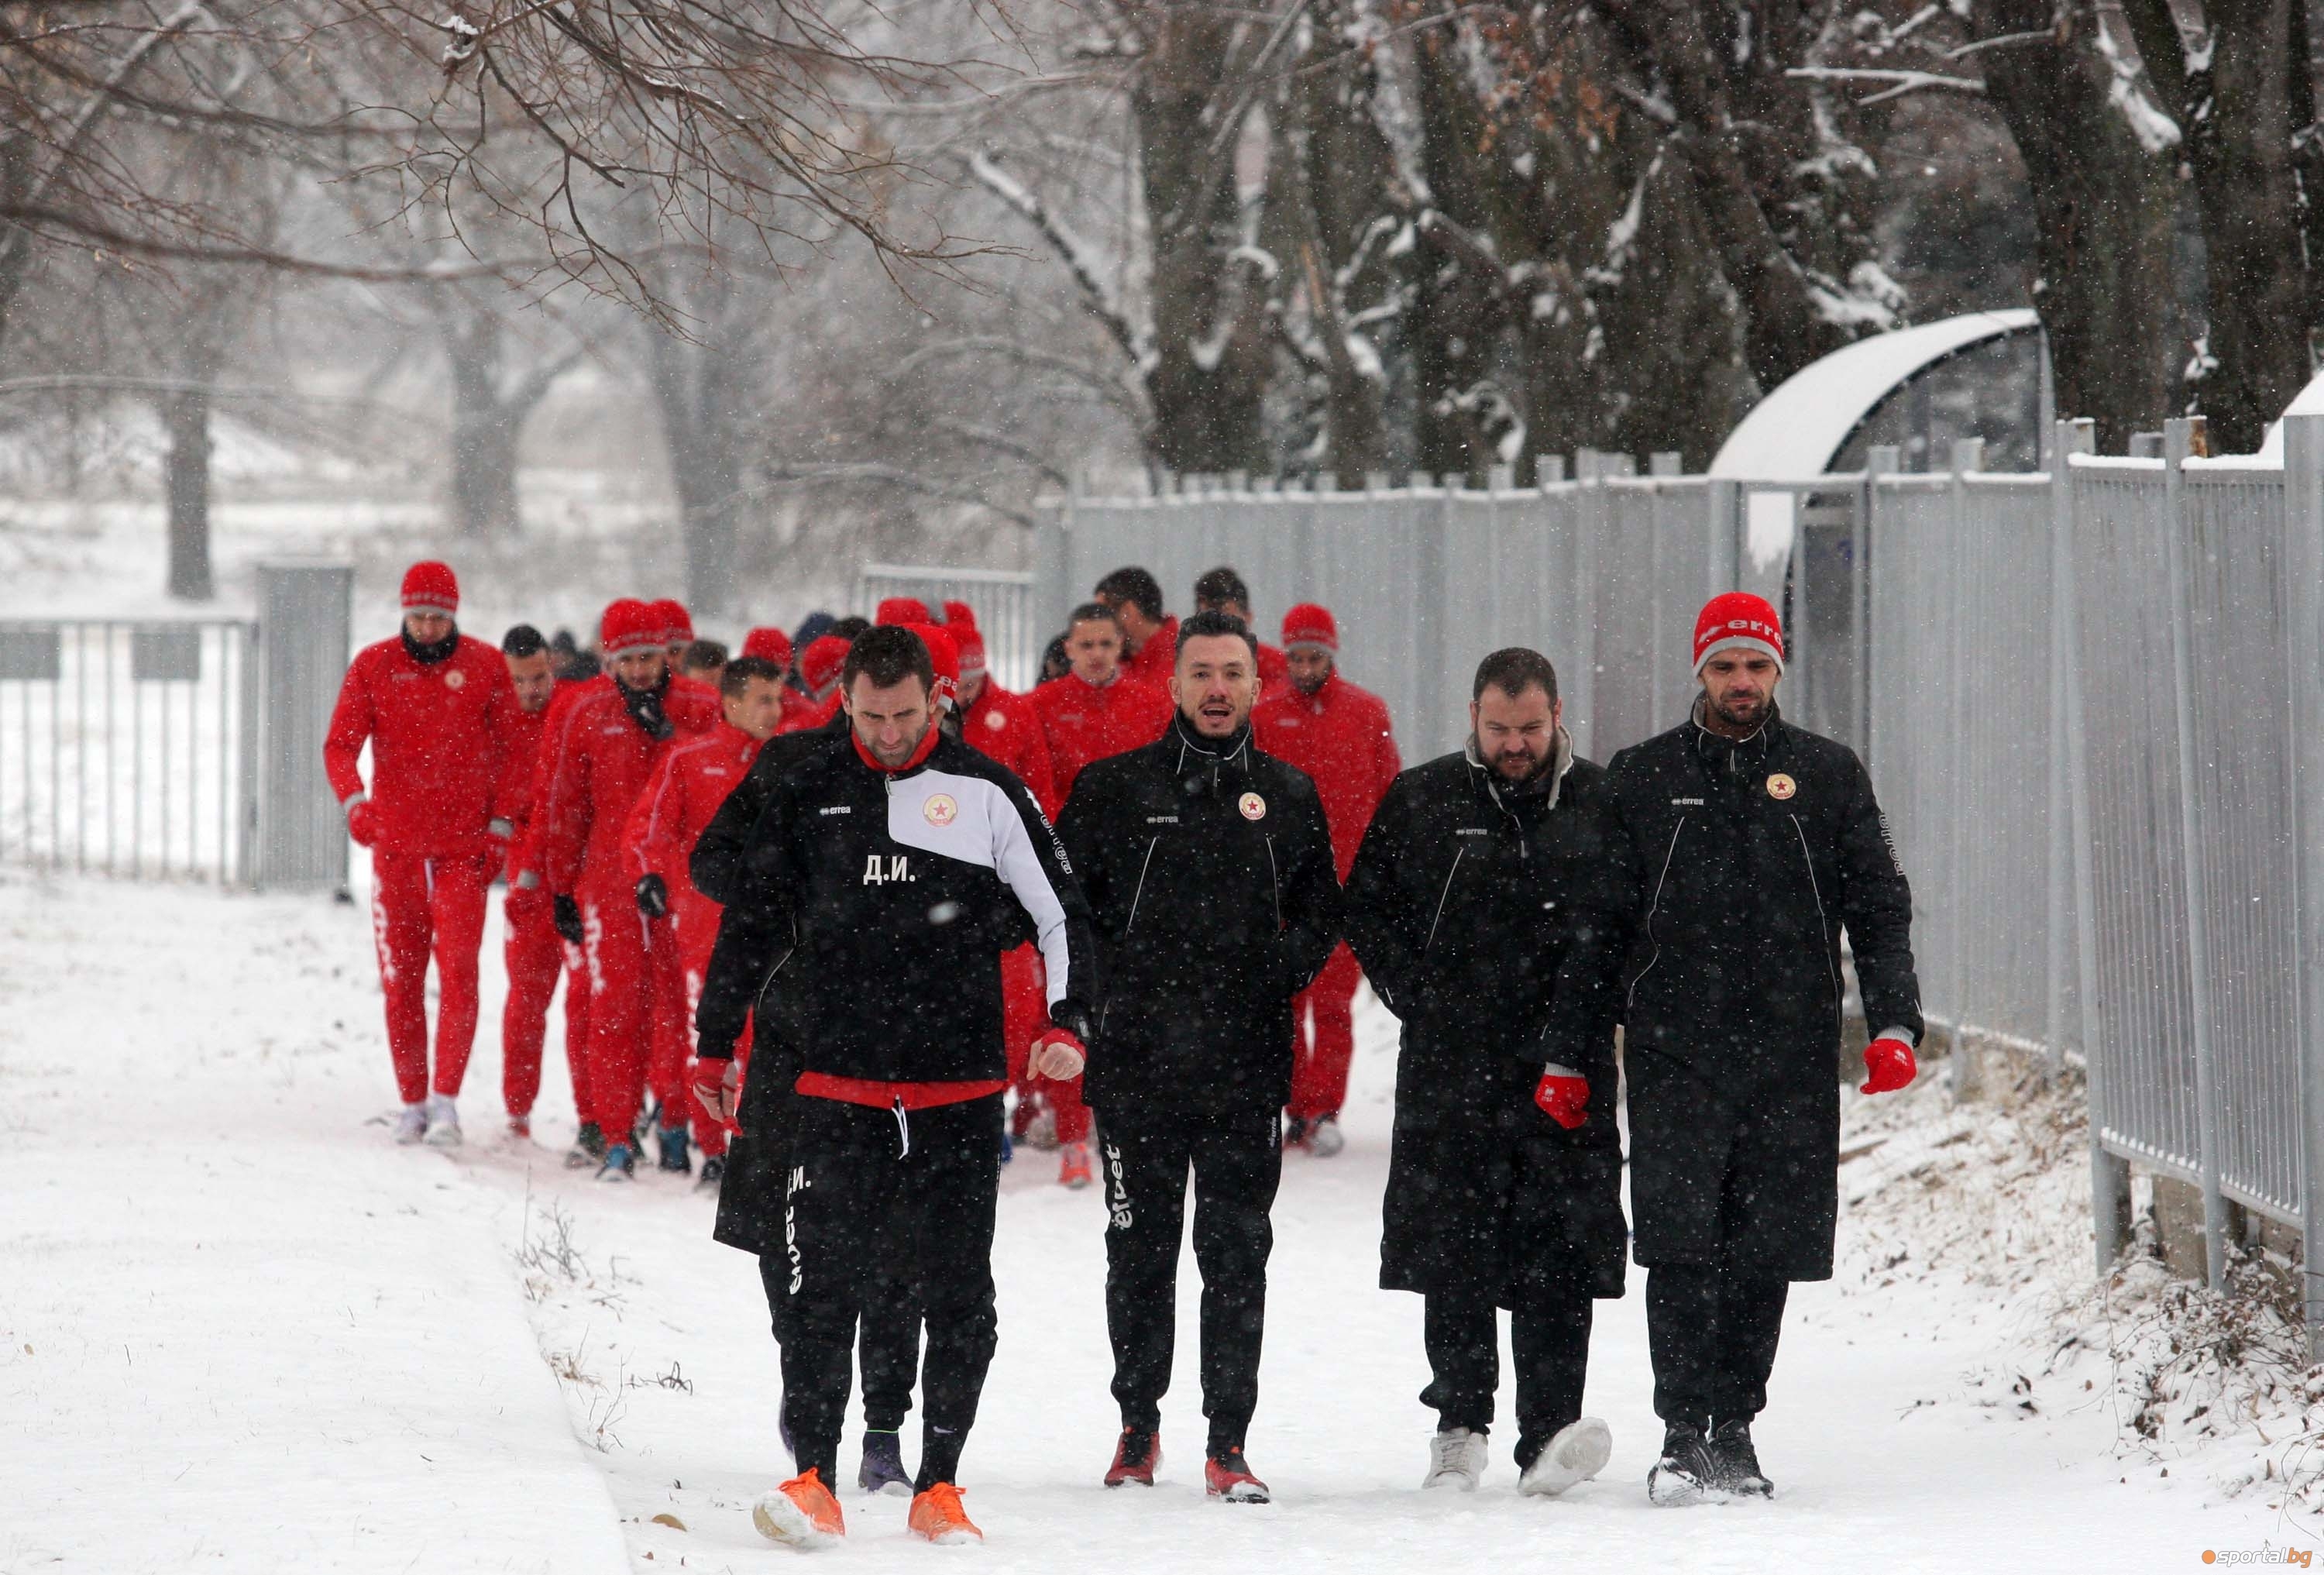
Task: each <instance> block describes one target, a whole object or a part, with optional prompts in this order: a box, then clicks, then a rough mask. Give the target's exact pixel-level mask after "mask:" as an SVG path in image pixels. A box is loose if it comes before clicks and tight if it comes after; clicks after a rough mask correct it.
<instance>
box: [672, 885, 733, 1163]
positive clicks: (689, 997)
mask: <svg viewBox="0 0 2324 1575" xmlns="http://www.w3.org/2000/svg"><path fill="white" fill-rule="evenodd" d="M724 911H725V910H724V908H722V907H719V905H718V904H716V903H715V902H713V901H711V900H710V899H709V898H706V897H705V896H703V895H702V894H701V893H700V892H698V891H694V890H690V889H689V890H683V891H674V892H672V893H671V894H670V909H669V913H670V917H671V918H673V919H675V920H676V921H677V924H678V967H679V969H680V972H681V976H682V977H681V982H680V987H679V988H680V989H681V990H682V991H683V992H684V993H683V996H682V1000H683V1004H684V1008H685V1016H684V1018H683V1020H682V1024H681V1031H682V1032H683V1033H684V1035H685V1037H684V1038H683V1039H682V1040H681V1041H680V1042H679V1055H678V1095H677V1098H678V1100H679V1101H681V1102H680V1103H678V1104H677V1105H674V1106H672V1107H671V1108H672V1109H674V1110H683V1111H684V1112H685V1113H686V1119H687V1120H688V1121H689V1122H691V1123H692V1124H693V1127H694V1141H695V1143H696V1146H697V1147H700V1148H701V1150H702V1152H703V1155H704V1156H705V1157H706V1158H711V1159H715V1158H717V1157H718V1156H721V1155H723V1154H724V1153H725V1152H726V1128H724V1127H721V1126H719V1125H718V1124H717V1123H716V1122H715V1121H713V1120H711V1119H710V1118H709V1117H707V1116H706V1115H705V1114H703V1110H702V1101H699V1100H697V1099H696V1098H695V1097H694V1050H695V1034H694V1010H695V1009H696V1007H698V1006H700V1005H701V1004H702V981H703V980H705V978H707V977H708V976H709V973H710V953H711V952H712V951H713V950H714V949H715V947H716V946H717V944H718V921H719V919H720V917H721V916H723V915H724ZM656 1054H657V1055H659V1050H657V1052H656ZM734 1064H735V1065H737V1066H739V1067H741V1068H742V1075H743V1076H744V1078H745V1079H747V1078H748V1077H749V1076H750V1073H751V1025H750V1024H748V1023H745V1024H743V1025H742V1037H741V1038H740V1039H738V1040H736V1041H735V1042H734Z"/></svg>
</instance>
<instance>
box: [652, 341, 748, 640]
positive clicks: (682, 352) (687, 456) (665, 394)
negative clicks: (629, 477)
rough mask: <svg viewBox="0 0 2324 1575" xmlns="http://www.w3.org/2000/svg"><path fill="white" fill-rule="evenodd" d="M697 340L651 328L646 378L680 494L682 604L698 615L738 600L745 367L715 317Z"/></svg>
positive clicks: (728, 605)
mask: <svg viewBox="0 0 2324 1575" xmlns="http://www.w3.org/2000/svg"><path fill="white" fill-rule="evenodd" d="M703 316H704V318H705V322H706V323H707V324H708V325H709V326H708V327H707V329H706V331H705V334H704V336H703V338H702V340H701V342H700V343H696V344H688V343H687V342H686V341H685V340H683V339H679V338H678V337H677V336H674V335H670V334H667V333H663V332H661V331H660V330H659V329H657V328H653V327H649V328H648V329H647V330H646V332H647V333H648V334H650V336H651V339H650V343H649V345H648V347H647V365H648V375H649V377H650V380H651V382H652V384H653V392H654V405H655V408H656V410H658V411H659V413H660V416H661V429H662V448H663V452H664V453H665V454H666V455H667V456H669V474H670V485H671V487H672V489H673V490H674V491H675V492H676V493H677V494H678V533H679V537H680V539H681V540H682V541H683V542H684V544H685V551H686V601H687V606H688V607H690V608H692V609H693V610H694V611H695V613H696V614H697V615H699V614H702V613H715V612H721V611H725V610H728V609H730V608H732V607H733V606H734V605H735V603H736V598H735V596H734V594H733V593H734V584H735V579H736V556H735V554H736V547H737V536H738V529H737V527H738V521H739V520H740V519H741V518H742V499H741V498H740V496H739V495H738V494H739V493H740V492H741V490H742V414H741V412H742V396H743V394H744V393H745V392H746V389H745V386H744V385H745V381H746V379H745V368H744V366H743V364H742V360H741V358H740V357H739V356H737V355H735V354H734V352H733V350H732V349H731V347H729V345H727V343H726V338H727V336H726V335H725V333H724V332H723V331H722V330H723V327H724V325H721V324H720V323H719V322H718V320H717V318H716V317H715V314H713V313H710V312H705V313H704V314H703Z"/></svg>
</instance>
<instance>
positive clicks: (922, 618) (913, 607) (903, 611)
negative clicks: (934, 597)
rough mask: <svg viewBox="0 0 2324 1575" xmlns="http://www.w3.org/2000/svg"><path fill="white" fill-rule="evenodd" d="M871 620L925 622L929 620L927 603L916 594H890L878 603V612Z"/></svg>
mask: <svg viewBox="0 0 2324 1575" xmlns="http://www.w3.org/2000/svg"><path fill="white" fill-rule="evenodd" d="M871 622H874V623H902V624H914V623H927V622H930V620H929V618H928V604H927V603H926V602H923V601H921V600H920V599H919V598H918V596H890V597H889V598H888V599H887V600H886V601H884V602H882V603H880V612H879V614H878V616H876V617H874V618H873V619H872V620H871Z"/></svg>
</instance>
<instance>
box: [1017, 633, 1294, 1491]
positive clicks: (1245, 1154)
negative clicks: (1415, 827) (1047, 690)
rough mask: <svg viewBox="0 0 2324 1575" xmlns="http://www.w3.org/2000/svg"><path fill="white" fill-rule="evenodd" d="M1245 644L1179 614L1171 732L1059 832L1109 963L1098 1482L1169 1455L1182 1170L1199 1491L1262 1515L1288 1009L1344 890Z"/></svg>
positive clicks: (1104, 772)
mask: <svg viewBox="0 0 2324 1575" xmlns="http://www.w3.org/2000/svg"><path fill="white" fill-rule="evenodd" d="M1254 645H1255V642H1254V641H1253V640H1252V639H1251V637H1250V630H1249V629H1248V628H1247V627H1246V626H1245V625H1244V624H1242V623H1241V622H1239V621H1237V620H1235V619H1231V618H1229V617H1226V616H1225V615H1224V614H1222V613H1195V614H1194V616H1193V617H1191V618H1189V619H1187V620H1186V621H1185V623H1184V624H1183V625H1182V626H1181V627H1180V629H1179V631H1178V644H1177V666H1176V669H1175V670H1174V671H1173V673H1172V674H1171V677H1170V695H1171V699H1172V700H1173V701H1174V702H1175V703H1176V713H1175V714H1174V715H1173V716H1172V718H1171V722H1170V726H1169V730H1168V731H1167V732H1165V733H1164V734H1163V735H1162V737H1161V738H1160V739H1159V740H1158V741H1156V742H1153V743H1149V744H1148V745H1146V746H1145V747H1144V748H1142V749H1136V750H1132V751H1130V752H1129V753H1127V754H1120V755H1115V756H1113V757H1112V758H1111V759H1108V760H1098V761H1096V762H1095V763H1093V764H1092V765H1090V766H1088V767H1087V768H1085V769H1084V770H1083V771H1082V773H1081V776H1080V778H1079V780H1078V781H1076V783H1075V784H1074V789H1073V794H1072V796H1071V797H1069V798H1068V799H1067V800H1066V802H1065V814H1064V815H1063V816H1062V817H1061V818H1060V819H1059V821H1058V823H1057V832H1058V835H1059V836H1061V837H1062V838H1064V840H1065V847H1066V849H1067V850H1068V851H1069V852H1071V854H1072V855H1073V861H1074V870H1075V872H1076V873H1077V874H1078V875H1079V877H1080V879H1081V880H1082V883H1083V889H1084V891H1085V892H1086V893H1087V894H1088V897H1089V901H1090V907H1091V909H1092V911H1093V914H1094V915H1095V917H1096V924H1097V929H1098V935H1099V937H1100V944H1101V945H1102V947H1103V949H1104V962H1105V967H1106V982H1107V989H1106V992H1105V997H1104V1007H1103V1012H1102V1016H1101V1018H1100V1019H1099V1029H1100V1038H1099V1040H1098V1043H1097V1046H1096V1055H1095V1056H1094V1058H1093V1060H1092V1061H1091V1063H1090V1065H1089V1071H1088V1074H1087V1077H1086V1082H1085V1087H1086V1093H1087V1097H1088V1099H1089V1102H1090V1104H1091V1105H1092V1106H1093V1108H1094V1109H1095V1110H1097V1112H1098V1116H1099V1123H1100V1128H1101V1136H1102V1152H1103V1158H1104V1166H1103V1185H1104V1188H1105V1193H1106V1205H1107V1211H1108V1225H1107V1230H1106V1236H1105V1248H1106V1276H1105V1307H1106V1327H1107V1331H1108V1332H1109V1333H1110V1334H1111V1337H1112V1343H1113V1373H1114V1377H1113V1396H1114V1399H1115V1401H1116V1403H1117V1404H1119V1405H1120V1407H1121V1437H1120V1443H1119V1444H1118V1446H1117V1447H1116V1449H1115V1451H1114V1458H1113V1464H1112V1465H1111V1468H1109V1469H1108V1470H1107V1472H1106V1478H1105V1480H1106V1485H1107V1486H1108V1487H1118V1486H1120V1484H1121V1483H1124V1482H1140V1483H1144V1484H1146V1485H1148V1486H1149V1487H1150V1486H1151V1485H1152V1484H1153V1481H1154V1471H1155V1468H1156V1466H1157V1464H1159V1462H1160V1459H1161V1446H1160V1438H1159V1433H1160V1428H1161V1404H1162V1395H1163V1393H1164V1392H1165V1391H1166V1390H1167V1388H1168V1387H1169V1384H1170V1359H1171V1349H1172V1346H1173V1343H1174V1341H1175V1339H1176V1323H1177V1294H1176V1293H1177V1280H1178V1244H1179V1239H1180V1235H1181V1228H1182V1223H1183V1220H1184V1211H1185V1196H1186V1177H1187V1173H1188V1172H1189V1171H1190V1170H1191V1171H1192V1172H1193V1174H1194V1262H1195V1264H1196V1266H1198V1267H1199V1268H1200V1269H1201V1271H1202V1276H1203V1313H1202V1370H1203V1414H1204V1415H1205V1416H1207V1417H1208V1418H1209V1419H1210V1439H1209V1441H1208V1445H1207V1448H1206V1449H1205V1451H1204V1456H1205V1459H1204V1462H1203V1484H1204V1487H1205V1488H1206V1490H1207V1491H1208V1492H1209V1494H1210V1496H1211V1497H1214V1498H1224V1499H1229V1500H1233V1501H1238V1502H1245V1503H1262V1504H1263V1503H1265V1502H1266V1501H1267V1486H1266V1484H1265V1483H1263V1482H1261V1481H1260V1480H1259V1478H1258V1477H1257V1476H1255V1475H1254V1474H1253V1473H1252V1471H1251V1469H1250V1465H1249V1464H1248V1463H1247V1462H1246V1461H1245V1460H1244V1458H1243V1438H1244V1433H1245V1431H1246V1430H1247V1429H1248V1428H1249V1426H1250V1418H1251V1413H1252V1412H1253V1411H1254V1410H1255V1409H1256V1408H1257V1406H1258V1403H1259V1341H1260V1331H1261V1328H1262V1327H1263V1325H1264V1323H1265V1321H1266V1306H1267V1258H1268V1252H1269V1251H1270V1249H1271V1248H1272V1247H1273V1245H1274V1230H1273V1226H1272V1224H1271V1222H1270V1220H1269V1219H1268V1212H1269V1211H1270V1209H1271V1208H1272V1207H1273V1205H1274V1202H1275V1189H1276V1184H1277V1181H1278V1180H1279V1179H1280V1177H1281V1174H1282V1170H1283V1156H1282V1151H1281V1148H1280V1141H1281V1139H1280V1134H1279V1130H1278V1128H1277V1119H1278V1116H1279V1114H1280V1112H1281V1110H1282V1109H1283V1103H1284V1101H1285V1100H1286V1099H1287V1098H1289V1097H1290V1092H1291V1001H1292V998H1293V997H1294V996H1296V994H1298V992H1299V991H1300V990H1303V989H1305V987H1306V985H1307V982H1308V981H1310V980H1312V979H1314V977H1315V973H1316V971H1317V970H1318V969H1320V968H1321V967H1323V960H1324V959H1325V958H1326V957H1328V956H1329V955H1331V952H1332V946H1333V942H1334V941H1336V940H1337V939H1338V937H1339V921H1340V913H1339V908H1340V883H1339V880H1338V878H1337V876H1336V874H1335V872H1334V870H1333V862H1332V840H1331V833H1330V831H1329V830H1328V828H1327V827H1326V826H1325V824H1324V821H1323V804H1322V802H1321V801H1320V800H1319V799H1318V798H1317V797H1316V796H1315V787H1314V783H1312V782H1310V781H1309V780H1308V779H1307V778H1306V777H1305V775H1304V774H1303V773H1301V772H1300V771H1298V770H1297V769H1295V768H1293V767H1290V766H1287V765H1286V764H1284V763H1283V762H1282V761H1280V760H1275V759H1273V758H1271V757H1269V756H1268V755H1265V754H1262V753H1260V752H1259V750H1258V749H1257V748H1255V747H1254V746H1253V745H1252V743H1251V739H1250V708H1251V705H1252V703H1253V702H1254V701H1255V700H1256V699H1257V697H1258V694H1259V676H1258V672H1257V653H1256V650H1255V649H1254Z"/></svg>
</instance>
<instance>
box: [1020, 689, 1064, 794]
mask: <svg viewBox="0 0 2324 1575" xmlns="http://www.w3.org/2000/svg"><path fill="white" fill-rule="evenodd" d="M1015 724H1016V729H1017V759H1016V760H1014V761H1012V762H1011V765H1010V769H1013V770H1014V771H1015V772H1016V773H1017V775H1018V777H1019V778H1020V779H1021V780H1022V781H1023V782H1024V784H1025V786H1026V787H1028V788H1031V789H1032V790H1033V799H1034V802H1035V803H1037V804H1038V805H1039V806H1041V813H1042V814H1043V815H1047V816H1048V817H1049V818H1050V819H1051V820H1052V821H1055V820H1056V818H1057V811H1059V810H1061V809H1063V808H1064V807H1065V805H1064V804H1063V803H1061V802H1059V800H1058V798H1057V769H1056V764H1055V763H1054V762H1053V761H1051V760H1050V759H1049V733H1048V730H1047V728H1045V727H1043V726H1042V725H1041V718H1040V714H1038V713H1037V712H1036V711H1035V710H1034V709H1033V705H1032V702H1031V701H1029V700H1022V699H1020V700H1019V701H1018V702H1017V715H1016V718H1015Z"/></svg>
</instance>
